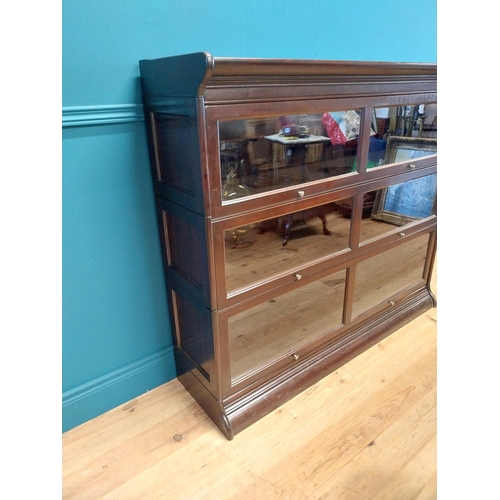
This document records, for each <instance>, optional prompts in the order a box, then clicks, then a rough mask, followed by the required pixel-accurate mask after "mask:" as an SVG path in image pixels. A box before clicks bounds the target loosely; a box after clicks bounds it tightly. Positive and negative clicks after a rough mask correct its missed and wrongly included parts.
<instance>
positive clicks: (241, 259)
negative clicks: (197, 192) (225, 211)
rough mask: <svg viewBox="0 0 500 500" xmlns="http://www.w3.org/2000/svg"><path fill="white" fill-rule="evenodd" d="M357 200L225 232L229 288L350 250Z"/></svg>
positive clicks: (331, 204)
mask: <svg viewBox="0 0 500 500" xmlns="http://www.w3.org/2000/svg"><path fill="white" fill-rule="evenodd" d="M351 207H352V199H351V198H346V199H344V200H339V201H338V202H334V203H327V204H325V205H320V206H318V207H312V208H308V209H306V210H300V211H298V212H292V213H290V214H285V215H283V216H280V217H274V218H272V219H265V220H261V221H258V222H256V223H253V224H249V225H245V226H239V227H234V228H230V229H228V230H226V231H224V240H225V267H226V286H227V291H228V292H232V291H234V290H236V289H238V288H241V287H245V286H248V285H250V284H252V283H256V282H258V281H261V280H264V279H267V278H270V277H271V276H275V275H276V274H279V273H283V272H286V271H288V270H289V269H292V268H296V267H297V266H301V265H305V264H308V263H311V262H313V261H314V260H316V259H321V258H324V257H328V256H330V255H333V254H335V253H338V252H341V251H343V250H346V249H348V248H349V235H350V230H351V221H350V215H351Z"/></svg>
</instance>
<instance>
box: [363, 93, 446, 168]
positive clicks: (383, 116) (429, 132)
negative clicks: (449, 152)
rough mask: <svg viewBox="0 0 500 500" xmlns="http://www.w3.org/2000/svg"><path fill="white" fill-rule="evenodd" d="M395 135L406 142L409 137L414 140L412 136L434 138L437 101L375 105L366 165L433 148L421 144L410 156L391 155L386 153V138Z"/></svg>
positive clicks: (423, 152)
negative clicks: (417, 150)
mask: <svg viewBox="0 0 500 500" xmlns="http://www.w3.org/2000/svg"><path fill="white" fill-rule="evenodd" d="M396 137H398V138H400V139H407V140H410V142H411V140H412V139H413V140H414V143H415V142H416V141H415V140H416V139H436V138H437V105H436V104H435V103H431V104H420V105H409V106H391V107H385V108H375V110H374V114H373V119H372V135H371V137H370V146H369V152H368V164H367V168H368V169H370V168H374V167H379V166H382V165H387V164H389V163H394V162H398V161H405V160H406V159H408V160H410V159H412V158H419V157H422V156H428V155H430V154H434V153H435V152H436V151H434V152H430V151H429V150H426V149H425V148H424V149H421V150H420V152H419V154H416V153H415V154H414V155H413V156H412V158H404V157H403V156H400V157H399V158H397V157H396V156H395V155H392V156H391V155H390V154H388V153H389V149H390V148H389V146H390V140H391V138H393V139H394V138H396ZM424 142H425V141H424Z"/></svg>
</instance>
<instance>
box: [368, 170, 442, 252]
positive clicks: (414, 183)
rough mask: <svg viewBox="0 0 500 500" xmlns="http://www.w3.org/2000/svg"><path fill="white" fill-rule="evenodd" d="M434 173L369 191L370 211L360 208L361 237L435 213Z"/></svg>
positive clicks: (386, 231) (381, 233)
mask: <svg viewBox="0 0 500 500" xmlns="http://www.w3.org/2000/svg"><path fill="white" fill-rule="evenodd" d="M436 179H437V176H436V174H431V175H426V176H423V177H419V178H418V179H412V180H410V181H406V182H402V183H400V184H394V185H392V186H389V187H387V188H383V189H379V190H376V191H370V192H368V193H366V194H365V198H366V199H370V200H372V204H371V208H370V210H369V211H366V212H363V219H362V221H361V229H360V241H361V242H365V241H368V240H370V239H373V238H377V237H379V236H383V235H384V234H387V233H389V232H391V231H394V226H404V225H405V224H409V223H411V222H414V221H418V220H421V219H424V218H426V217H430V216H431V215H436V187H437V184H436Z"/></svg>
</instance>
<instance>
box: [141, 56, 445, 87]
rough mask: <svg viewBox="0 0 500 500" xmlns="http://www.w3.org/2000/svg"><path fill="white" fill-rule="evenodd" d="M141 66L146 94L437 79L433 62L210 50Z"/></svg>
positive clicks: (143, 62)
mask: <svg viewBox="0 0 500 500" xmlns="http://www.w3.org/2000/svg"><path fill="white" fill-rule="evenodd" d="M140 67H141V76H142V78H143V81H144V80H146V84H145V85H144V89H145V91H146V92H145V93H146V95H147V94H150V95H151V96H153V95H156V96H158V95H163V96H167V95H184V96H188V95H189V96H203V95H204V93H205V90H206V89H207V88H212V89H213V88H222V87H225V86H234V87H244V86H247V85H256V84H257V85H279V84H286V85H297V84H298V85H304V84H309V85H314V84H316V85H318V84H319V85H325V84H335V83H341V84H345V83H348V82H351V83H358V84H360V83H380V82H381V81H385V82H394V83H396V82H397V83H405V82H418V81H420V82H421V81H436V80H437V64H435V63H412V62H377V61H337V60H313V59H311V60H308V59H277V58H269V59H264V58H238V57H213V56H212V55H211V54H209V53H208V52H198V53H193V54H186V55H180V56H172V57H165V58H161V59H154V60H149V61H148V60H144V61H141V62H140ZM149 68H155V70H154V75H155V77H154V78H155V79H156V82H153V81H152V76H151V74H150V76H148V72H149ZM159 68H161V70H160V71H158V69H159ZM159 74H160V75H163V77H159V76H158V75H159ZM173 75H175V77H174V78H173ZM160 80H163V82H162V81H160Z"/></svg>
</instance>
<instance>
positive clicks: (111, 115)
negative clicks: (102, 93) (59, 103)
mask: <svg viewBox="0 0 500 500" xmlns="http://www.w3.org/2000/svg"><path fill="white" fill-rule="evenodd" d="M143 120H144V111H143V107H142V104H107V105H99V106H64V107H63V108H62V126H63V127H81V126H88V125H107V124H110V123H127V122H137V121H143Z"/></svg>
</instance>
